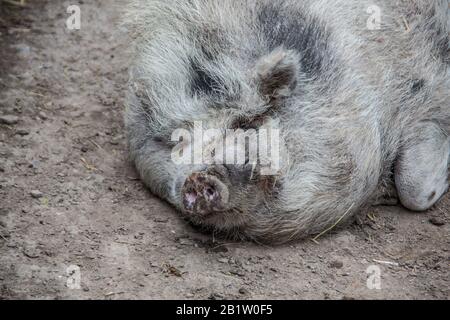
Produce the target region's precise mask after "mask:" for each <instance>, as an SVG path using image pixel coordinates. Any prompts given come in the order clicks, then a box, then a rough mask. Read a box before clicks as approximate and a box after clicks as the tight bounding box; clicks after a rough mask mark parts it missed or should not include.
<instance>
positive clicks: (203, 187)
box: [182, 173, 229, 216]
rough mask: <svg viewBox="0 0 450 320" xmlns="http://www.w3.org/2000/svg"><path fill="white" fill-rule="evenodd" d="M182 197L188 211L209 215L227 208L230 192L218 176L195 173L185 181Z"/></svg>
mask: <svg viewBox="0 0 450 320" xmlns="http://www.w3.org/2000/svg"><path fill="white" fill-rule="evenodd" d="M182 197H183V206H184V209H185V210H186V211H187V212H189V213H192V214H196V215H199V216H207V215H209V214H211V213H214V212H219V211H224V210H226V208H227V204H228V200H229V192H228V188H227V187H226V186H225V184H223V183H222V182H221V181H220V180H219V179H217V178H216V177H214V176H210V175H207V174H204V173H193V174H192V175H191V176H190V177H188V178H187V179H186V182H185V183H184V186H183V189H182Z"/></svg>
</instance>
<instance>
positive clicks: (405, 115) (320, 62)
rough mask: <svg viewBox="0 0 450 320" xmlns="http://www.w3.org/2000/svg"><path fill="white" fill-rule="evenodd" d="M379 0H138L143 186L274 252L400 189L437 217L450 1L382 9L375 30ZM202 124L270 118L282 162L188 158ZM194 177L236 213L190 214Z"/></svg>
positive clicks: (442, 179) (134, 24)
mask: <svg viewBox="0 0 450 320" xmlns="http://www.w3.org/2000/svg"><path fill="white" fill-rule="evenodd" d="M373 4H374V3H373V1H369V0H336V1H328V0H314V1H313V0H302V1H300V0H275V1H274V0H226V1H223V0H134V1H132V2H131V3H130V5H129V7H128V9H127V12H126V14H125V24H126V26H127V28H128V29H129V31H130V35H131V39H132V48H133V52H134V55H133V57H132V66H131V71H130V83H129V91H128V97H127V108H126V113H125V122H126V130H127V134H128V139H129V145H130V153H131V158H132V159H133V161H134V163H135V165H136V168H137V170H138V172H139V174H140V175H141V178H142V180H143V181H144V182H145V183H146V184H147V186H148V187H149V188H150V189H151V191H152V192H153V193H155V194H156V195H158V196H159V197H161V198H163V199H165V200H166V201H168V202H169V203H171V204H172V205H173V206H175V207H176V208H177V209H178V210H179V211H180V212H182V213H183V215H184V216H185V217H187V218H188V219H189V220H190V221H192V222H193V223H194V224H197V225H200V226H203V227H205V228H207V229H210V230H213V231H215V232H223V233H225V234H227V235H228V236H231V237H239V238H248V239H253V240H255V241H259V242H266V243H267V242H269V243H283V242H287V241H291V240H294V239H299V238H304V237H306V236H311V235H314V234H319V233H321V232H323V231H324V230H327V229H328V228H330V227H332V226H334V225H335V224H336V223H337V222H338V221H339V222H340V221H345V220H347V219H348V218H349V217H351V216H352V215H354V214H356V213H357V212H358V211H360V210H361V208H363V207H365V206H367V205H371V204H374V203H375V202H377V201H378V200H379V199H380V198H382V197H385V196H395V197H397V196H398V198H399V200H400V201H401V203H402V204H403V205H404V206H406V207H408V208H409V209H411V210H417V211H421V210H426V209H428V208H430V207H431V206H432V205H433V204H434V203H436V202H437V201H438V199H439V198H440V197H441V196H442V195H443V194H444V193H445V192H446V190H447V188H448V166H449V155H450V151H449V150H450V138H449V135H450V55H449V49H450V47H449V46H450V43H449V31H450V16H449V3H448V1H446V0H435V1H433V0H405V1H391V0H380V1H376V5H377V6H378V7H379V9H380V17H381V28H379V29H376V30H369V29H368V27H367V20H368V19H369V18H370V14H369V13H368V11H367V10H368V8H369V7H371V6H373ZM195 121H202V122H203V125H204V126H205V127H208V128H222V129H225V128H247V127H262V126H265V125H267V124H268V123H269V122H270V123H271V125H272V126H276V127H277V128H279V129H280V130H281V137H282V148H281V149H282V152H281V160H282V161H281V162H282V166H281V169H280V170H279V172H278V174H277V175H276V176H272V177H264V176H258V175H256V176H255V175H254V174H253V171H254V170H253V169H254V168H253V169H249V168H248V166H240V167H239V166H235V167H231V168H230V167H227V168H224V167H223V166H221V165H210V166H206V165H205V166H201V165H197V166H194V165H192V166H189V165H176V164H175V163H174V162H173V161H171V151H172V148H173V147H174V143H173V142H171V134H172V132H173V131H174V130H175V129H178V128H186V129H192V127H193V123H194V122H195ZM197 173H204V176H201V175H200V176H199V175H198V174H197ZM192 174H196V175H195V176H192ZM189 177H191V178H190V179H191V180H192V181H194V180H195V179H200V178H198V177H203V178H202V179H210V180H208V181H212V182H211V183H215V185H216V186H217V185H219V184H220V186H221V188H222V186H223V188H226V187H227V188H228V191H227V192H228V193H227V199H229V200H228V203H227V204H226V208H225V207H223V208H222V207H221V208H222V209H221V210H219V211H218V212H214V214H206V215H198V214H192V212H188V210H186V206H185V204H184V202H183V201H184V199H183V197H184V194H183V192H185V191H183V190H185V189H183V188H187V187H186V184H187V183H188V182H186V181H191V180H189ZM208 177H209V178H208ZM194 178H195V179H194ZM201 181H203V180H200V182H201ZM189 183H191V182H189ZM194 183H198V181H197V180H195V181H194V182H192V185H188V187H190V188H197V187H198V186H197V184H195V185H194ZM218 192H221V191H220V190H219V191H218Z"/></svg>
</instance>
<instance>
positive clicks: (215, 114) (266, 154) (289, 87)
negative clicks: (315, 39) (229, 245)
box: [172, 48, 299, 233]
mask: <svg viewBox="0 0 450 320" xmlns="http://www.w3.org/2000/svg"><path fill="white" fill-rule="evenodd" d="M298 61H299V58H298V55H297V54H296V53H295V52H294V51H291V50H285V49H282V48H278V49H276V50H274V51H273V52H272V53H270V54H268V55H266V56H264V57H262V58H261V59H259V61H258V63H257V64H256V65H255V66H254V67H253V68H252V69H251V71H250V73H249V78H250V79H251V80H250V81H249V83H247V84H246V86H247V87H248V88H247V90H249V92H248V93H247V94H246V95H243V94H242V91H241V96H240V100H239V101H234V102H232V103H234V104H235V105H234V106H231V107H228V106H217V105H214V106H212V107H210V109H209V114H208V116H205V117H203V118H201V119H204V120H201V119H197V120H199V121H197V122H195V123H193V124H192V126H190V130H189V132H186V134H185V135H183V134H181V136H183V138H182V139H179V137H180V134H179V133H178V134H175V136H173V137H172V138H173V140H175V141H178V140H182V142H181V143H180V144H179V145H178V146H177V147H176V148H175V149H174V153H175V154H177V156H179V154H180V152H181V153H182V154H183V155H184V157H186V156H187V158H184V161H185V164H189V163H193V164H194V165H195V166H196V167H197V168H198V169H196V170H194V172H193V173H192V174H191V175H190V176H188V177H187V179H185V180H184V182H183V183H182V185H180V187H181V197H180V199H181V209H182V212H183V213H184V215H185V216H186V217H187V218H188V219H189V220H191V221H192V222H193V223H195V224H197V225H201V226H205V227H209V228H213V229H214V230H216V231H226V232H228V233H229V232H230V231H231V232H232V231H238V230H240V229H242V228H245V226H246V225H247V224H248V223H249V221H250V220H252V219H253V218H254V217H253V213H254V212H255V211H256V210H258V208H259V207H261V206H263V205H264V203H267V202H270V201H271V199H272V198H273V197H276V196H277V193H278V191H279V188H280V183H281V178H282V171H283V168H285V167H286V165H287V163H288V154H287V152H286V148H285V141H284V138H283V130H282V123H280V119H279V118H278V116H277V112H278V111H279V110H278V109H279V108H282V105H283V100H284V99H287V98H289V97H290V95H291V93H292V92H293V91H294V90H295V88H296V85H297V81H298V76H299V75H298ZM203 80H205V79H203ZM202 85H205V84H204V83H203V84H202ZM208 85H211V83H209V84H208ZM216 89H217V88H216ZM241 90H242V85H241ZM209 94H210V92H209ZM205 97H206V95H205V96H204V98H205ZM205 101H206V103H211V100H210V99H209V97H206V98H205ZM226 103H228V104H231V103H230V102H229V101H227V102H226ZM179 160H180V159H178V161H179Z"/></svg>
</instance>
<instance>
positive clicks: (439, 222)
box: [428, 217, 445, 227]
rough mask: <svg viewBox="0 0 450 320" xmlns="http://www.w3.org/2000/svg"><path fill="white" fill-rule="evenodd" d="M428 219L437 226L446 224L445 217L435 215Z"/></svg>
mask: <svg viewBox="0 0 450 320" xmlns="http://www.w3.org/2000/svg"><path fill="white" fill-rule="evenodd" d="M428 221H430V223H431V224H433V225H435V226H438V227H441V226H443V225H445V221H444V219H441V218H438V217H433V218H431V219H430V220H428Z"/></svg>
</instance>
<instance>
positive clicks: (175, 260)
mask: <svg viewBox="0 0 450 320" xmlns="http://www.w3.org/2000/svg"><path fill="white" fill-rule="evenodd" d="M27 2H28V5H27V7H26V8H19V7H17V6H11V5H8V4H6V3H2V2H1V0H0V117H1V118H0V122H1V124H0V299H156V298H159V299H177V298H181V299H233V298H242V299H265V298H270V299H382V298H393V299H449V298H450V268H449V266H450V251H449V249H450V237H449V235H450V224H449V222H450V197H449V196H447V197H446V198H445V199H444V200H443V201H442V202H440V203H439V204H438V205H437V206H436V207H435V208H434V209H433V210H431V211H429V212H427V213H425V214H416V213H411V212H408V211H406V210H404V209H402V208H400V207H377V208H372V209H370V210H368V212H365V213H362V214H360V215H359V216H358V218H357V219H356V221H355V222H354V223H352V224H351V225H349V226H347V227H346V228H344V229H342V228H341V229H340V230H335V231H333V232H332V233H330V234H328V235H326V236H324V237H322V238H320V239H319V241H318V243H314V242H312V241H304V242H298V243H294V244H291V245H287V246H278V247H264V246H259V245H257V244H252V243H228V242H223V241H220V240H217V239H214V238H213V237H212V236H210V235H203V234H200V233H198V232H197V231H196V230H193V229H192V228H191V227H190V226H189V225H187V224H186V223H185V222H184V221H183V220H182V219H180V218H179V216H178V214H177V213H176V212H175V211H174V210H173V209H172V208H171V207H170V206H168V205H167V204H166V203H164V202H162V201H160V200H158V199H157V198H155V197H154V196H152V195H151V194H150V193H149V192H148V191H147V190H146V188H145V187H144V186H143V184H142V183H141V182H140V181H139V180H138V179H137V178H136V173H135V171H134V169H133V167H132V165H130V163H129V162H128V160H127V151H126V150H127V149H126V142H125V139H124V134H123V124H122V112H123V101H124V91H125V86H126V81H127V60H128V57H129V52H128V51H127V46H126V41H125V36H124V34H123V31H122V30H121V28H120V26H119V22H118V17H119V11H120V3H121V1H119V0H115V1H110V0H103V1H86V0H85V1H81V0H80V1H78V3H79V5H80V7H81V18H82V24H81V30H78V31H77V30H74V31H69V30H67V28H66V27H65V21H66V19H67V18H68V16H69V14H67V12H66V9H67V7H68V6H69V5H70V4H76V3H77V2H76V1H74V2H68V1H45V0H29V1H27ZM5 116H6V117H5ZM380 261H381V262H380ZM386 262H390V264H386ZM372 266H378V267H379V268H380V281H381V283H380V285H381V289H380V290H378V289H376V288H375V289H374V288H372V289H369V287H368V286H367V280H368V279H369V280H373V279H376V278H373V277H372V276H376V272H375V273H370V272H372V271H373V270H372V269H371V267H372ZM368 268H369V269H368ZM372 268H373V267H372ZM374 270H375V271H377V269H376V268H375V269H374ZM368 272H369V273H368ZM78 280H80V282H79V281H78ZM369 282H370V283H373V282H371V281H369ZM78 284H79V285H78Z"/></svg>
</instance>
